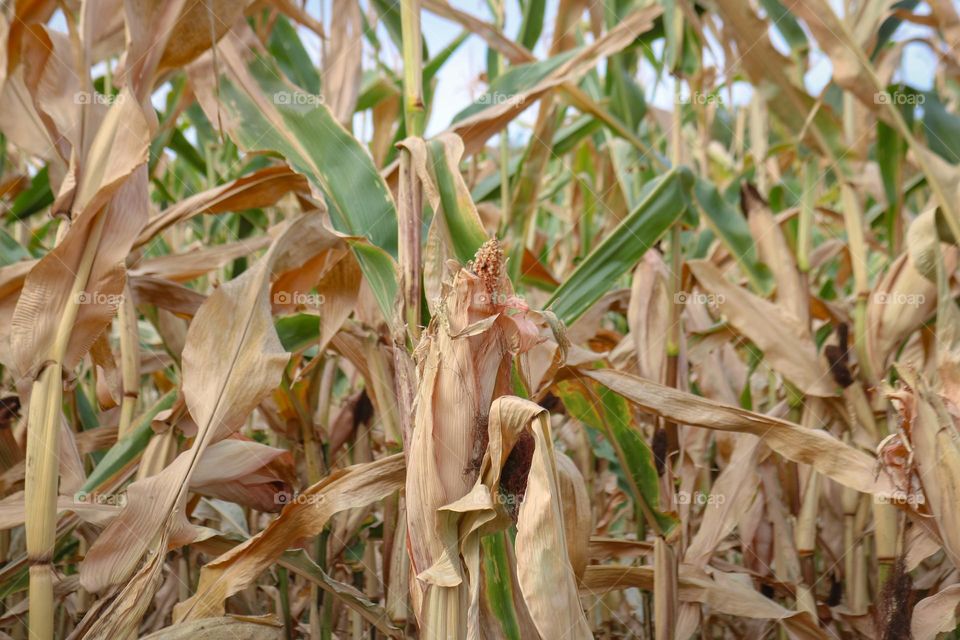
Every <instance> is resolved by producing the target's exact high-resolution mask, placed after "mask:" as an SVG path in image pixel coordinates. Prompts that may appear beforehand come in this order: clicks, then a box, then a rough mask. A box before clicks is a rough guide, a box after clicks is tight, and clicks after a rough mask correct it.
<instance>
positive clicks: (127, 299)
mask: <svg viewBox="0 0 960 640" xmlns="http://www.w3.org/2000/svg"><path fill="white" fill-rule="evenodd" d="M118 320H119V330H120V331H119V333H120V376H121V381H122V383H123V400H122V401H121V402H122V404H121V405H120V424H119V427H118V428H117V439H121V438H123V437H124V436H125V435H127V432H128V431H129V430H130V424H131V422H132V421H133V412H134V411H135V410H136V408H137V398H138V397H139V395H140V335H139V330H138V328H137V307H136V305H135V304H134V303H133V292H132V291H130V285H129V284H128V285H127V286H126V287H124V289H123V299H122V300H121V301H120V308H119V313H118Z"/></svg>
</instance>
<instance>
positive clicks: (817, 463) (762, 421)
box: [580, 369, 895, 497]
mask: <svg viewBox="0 0 960 640" xmlns="http://www.w3.org/2000/svg"><path fill="white" fill-rule="evenodd" d="M580 375H585V376H587V377H589V378H593V379H594V380H597V381H598V382H601V383H602V384H604V385H606V386H607V387H608V388H610V389H611V390H612V391H615V392H616V393H619V394H620V395H622V396H623V397H624V398H626V399H627V400H629V401H630V402H632V403H634V404H635V405H637V406H638V407H639V408H640V409H641V410H643V411H648V412H650V413H653V414H654V415H658V416H662V417H664V418H667V419H669V420H672V421H674V422H677V423H679V424H688V425H692V426H695V427H703V428H706V429H716V430H720V431H736V432H738V433H751V434H753V435H755V436H758V437H759V438H760V439H761V440H763V442H764V443H765V444H766V445H767V446H768V447H770V448H771V449H773V450H774V451H776V452H777V453H779V454H780V455H782V456H784V457H785V458H788V459H790V460H793V461H794V462H802V463H803V464H809V465H811V466H813V467H814V468H815V469H816V470H817V471H819V472H820V473H822V474H823V475H825V476H827V477H830V478H832V479H834V480H836V481H837V482H839V483H840V484H842V485H844V486H847V487H850V488H852V489H856V490H857V491H861V492H863V493H871V494H874V495H880V496H887V497H890V496H892V495H893V493H894V490H895V489H894V485H893V483H892V481H891V480H890V478H889V477H888V476H886V475H885V474H881V475H880V476H879V477H878V476H877V474H876V460H875V459H874V458H873V457H871V456H869V455H867V454H866V453H863V452H862V451H858V450H856V449H854V448H852V447H850V446H849V445H846V444H844V443H843V442H841V441H840V440H837V439H836V438H834V437H833V436H831V435H830V434H828V433H827V432H825V431H820V430H816V429H805V428H803V427H801V426H800V425H797V424H794V423H792V422H787V421H786V420H781V419H779V418H772V417H770V416H765V415H762V414H759V413H754V412H752V411H747V410H745V409H740V408H739V407H732V406H729V405H725V404H722V403H720V402H715V401H713V400H708V399H706V398H701V397H700V396H695V395H693V394H690V393H685V392H683V391H678V390H676V389H673V388H670V387H666V386H663V385H661V384H657V383H655V382H651V381H649V380H644V379H642V378H638V377H636V376H633V375H630V374H628V373H623V372H620V371H614V370H611V369H596V370H583V369H581V370H580Z"/></svg>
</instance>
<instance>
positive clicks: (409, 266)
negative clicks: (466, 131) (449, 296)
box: [395, 0, 424, 341]
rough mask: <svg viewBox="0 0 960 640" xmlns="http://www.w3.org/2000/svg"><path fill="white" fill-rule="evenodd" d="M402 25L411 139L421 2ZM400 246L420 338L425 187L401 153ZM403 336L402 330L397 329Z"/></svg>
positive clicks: (419, 114)
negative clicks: (421, 237) (421, 245)
mask: <svg viewBox="0 0 960 640" xmlns="http://www.w3.org/2000/svg"><path fill="white" fill-rule="evenodd" d="M400 26H401V29H402V35H403V117H404V123H405V125H406V130H407V136H409V137H419V136H422V135H423V127H424V108H423V69H422V67H423V60H422V55H423V45H422V38H421V36H420V0H402V2H401V3H400ZM399 185H400V186H399V192H398V195H399V199H400V207H399V213H400V219H399V221H398V223H399V225H400V228H399V235H400V246H399V255H398V257H399V261H400V272H401V277H402V285H403V316H402V320H405V321H406V325H407V331H408V333H409V337H410V338H411V339H412V340H413V341H416V340H417V339H418V338H419V337H420V295H421V294H420V262H421V261H420V235H421V233H420V231H421V230H420V227H421V219H420V218H421V214H422V211H423V188H422V185H421V184H420V180H418V179H417V175H416V171H414V169H413V166H412V159H411V157H410V152H409V151H408V150H407V149H401V152H400V183H399ZM395 331H396V332H400V333H398V334H397V335H398V339H399V337H400V334H401V333H402V332H401V331H400V327H399V326H397V327H395Z"/></svg>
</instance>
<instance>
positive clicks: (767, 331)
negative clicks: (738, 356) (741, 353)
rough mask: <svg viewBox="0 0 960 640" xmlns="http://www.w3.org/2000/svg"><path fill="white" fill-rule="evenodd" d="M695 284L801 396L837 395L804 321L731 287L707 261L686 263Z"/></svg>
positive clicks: (777, 306) (734, 286)
mask: <svg viewBox="0 0 960 640" xmlns="http://www.w3.org/2000/svg"><path fill="white" fill-rule="evenodd" d="M687 265H688V266H689V267H690V271H692V272H693V275H694V277H695V278H696V279H697V282H699V283H700V286H702V287H703V288H704V289H705V290H706V291H708V292H709V293H711V294H712V295H713V296H715V301H716V305H717V307H718V308H719V310H720V313H721V314H723V316H724V317H725V318H726V319H727V321H728V322H729V323H730V324H731V325H732V326H733V328H734V329H736V330H737V331H738V332H739V333H741V334H742V335H744V336H745V337H747V338H748V339H749V340H750V341H751V342H753V343H754V344H755V345H757V347H758V348H759V349H760V350H761V351H763V356H764V359H765V360H766V361H767V362H768V363H769V364H770V366H771V367H772V368H774V369H776V370H777V371H778V372H779V373H781V374H782V375H783V376H784V377H785V378H787V379H789V380H790V381H791V382H793V383H794V384H796V385H797V386H798V387H799V388H800V389H801V390H802V391H803V392H804V393H808V394H810V395H815V396H821V397H829V396H834V395H836V394H837V389H836V385H835V384H834V383H833V379H832V378H831V377H830V373H829V371H828V370H827V367H826V364H825V363H824V362H823V360H822V359H821V358H820V357H819V356H818V354H817V349H816V346H815V345H814V343H813V341H812V340H811V339H810V337H809V332H808V330H807V325H806V322H804V321H803V320H801V319H800V318H797V317H795V316H794V315H793V314H792V313H790V312H788V311H785V310H784V309H783V308H781V307H780V306H779V305H777V304H774V303H772V302H770V301H768V300H764V299H763V298H760V297H758V296H755V295H753V294H751V293H749V292H747V291H746V290H744V289H742V288H740V287H738V286H736V285H734V284H731V283H730V282H729V281H728V280H727V279H726V278H724V277H723V274H722V273H721V272H720V270H719V269H717V268H716V267H715V266H713V264H711V263H710V262H708V261H706V260H692V261H690V262H688V263H687Z"/></svg>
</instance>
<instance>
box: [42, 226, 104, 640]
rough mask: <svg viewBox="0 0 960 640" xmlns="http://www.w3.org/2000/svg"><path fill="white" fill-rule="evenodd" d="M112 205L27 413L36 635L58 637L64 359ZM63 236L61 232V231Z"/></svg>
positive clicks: (88, 250) (85, 259) (87, 253)
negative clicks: (55, 566)
mask: <svg viewBox="0 0 960 640" xmlns="http://www.w3.org/2000/svg"><path fill="white" fill-rule="evenodd" d="M106 215H107V210H106V209H103V210H102V211H100V212H99V214H98V216H97V219H96V220H95V221H94V222H93V228H92V229H91V231H90V237H89V241H88V242H87V245H86V246H85V247H84V251H83V255H82V256H81V258H80V264H79V265H78V266H77V272H76V276H75V277H74V279H73V285H72V287H71V289H70V295H69V296H68V297H67V300H66V302H65V304H64V308H63V314H62V315H61V316H60V323H59V324H58V325H57V333H56V335H55V336H54V340H53V344H52V346H51V347H50V350H49V351H48V352H47V357H46V358H45V359H44V360H43V364H42V365H41V366H42V367H43V369H42V371H40V372H39V376H38V377H37V378H36V379H35V380H34V383H33V388H32V391H31V393H30V409H29V411H28V414H27V416H28V417H27V425H28V428H27V459H26V475H25V478H24V501H25V504H26V505H27V507H26V513H25V517H24V529H25V533H26V546H27V560H28V562H29V564H30V586H29V594H30V618H29V628H30V637H31V640H52V638H53V625H54V620H55V619H56V616H55V612H54V607H53V551H54V546H55V544H56V531H57V491H58V486H59V480H60V468H59V463H60V438H59V435H60V433H59V432H60V420H61V419H62V414H61V404H62V403H63V385H62V382H61V376H62V371H63V359H64V357H65V356H66V353H67V347H68V345H69V344H70V335H71V333H72V331H73V325H74V323H75V322H76V319H77V313H78V312H79V303H80V294H81V293H82V292H83V291H84V290H85V289H86V286H87V280H88V279H89V278H90V271H91V269H92V268H93V260H94V256H95V255H96V252H97V249H98V247H99V244H100V236H101V235H102V233H103V224H104V220H105V219H106ZM58 235H59V234H58Z"/></svg>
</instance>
